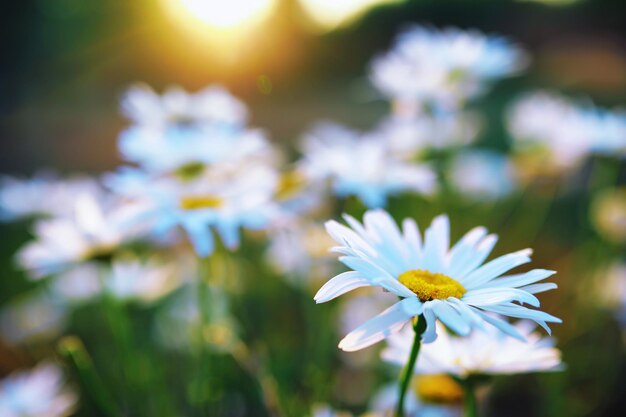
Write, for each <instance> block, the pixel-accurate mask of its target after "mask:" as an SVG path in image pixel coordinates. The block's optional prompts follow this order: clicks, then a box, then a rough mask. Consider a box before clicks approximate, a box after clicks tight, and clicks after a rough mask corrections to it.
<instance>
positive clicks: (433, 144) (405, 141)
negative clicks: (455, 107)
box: [376, 111, 481, 160]
mask: <svg viewBox="0 0 626 417" xmlns="http://www.w3.org/2000/svg"><path fill="white" fill-rule="evenodd" d="M480 130H481V120H480V117H478V115H477V114H476V113H473V112H467V111H464V112H452V113H442V114H437V115H426V114H422V115H419V116H417V117H413V118H409V119H406V118H401V117H396V116H392V117H389V118H387V119H385V120H383V121H382V122H381V123H380V124H379V125H378V127H377V130H376V132H377V133H378V134H379V135H380V136H381V137H382V140H384V141H385V142H386V143H387V145H388V147H389V148H390V149H391V152H392V153H393V154H394V155H397V156H398V157H400V158H402V159H405V160H406V159H412V158H414V157H415V156H416V155H418V154H419V152H420V151H423V150H425V149H447V148H453V147H460V146H465V145H469V144H471V143H473V142H474V141H475V140H476V137H477V136H478V133H480Z"/></svg>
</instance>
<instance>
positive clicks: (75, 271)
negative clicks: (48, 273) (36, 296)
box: [49, 262, 102, 304]
mask: <svg viewBox="0 0 626 417" xmlns="http://www.w3.org/2000/svg"><path fill="white" fill-rule="evenodd" d="M101 268H102V266H101V265H98V264H97V263H96V262H85V263H81V264H78V265H76V266H73V267H70V268H69V269H67V270H65V271H63V272H60V273H59V274H57V275H55V276H54V277H53V278H52V280H51V282H50V284H49V289H50V292H51V294H52V296H53V297H56V298H57V299H58V300H59V302H64V303H69V304H77V303H78V304H80V303H82V302H87V301H90V300H92V299H93V298H95V297H96V296H98V295H99V294H100V292H101V290H102V282H101V274H102V272H101Z"/></svg>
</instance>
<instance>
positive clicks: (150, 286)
mask: <svg viewBox="0 0 626 417" xmlns="http://www.w3.org/2000/svg"><path fill="white" fill-rule="evenodd" d="M177 278H178V275H177V267H176V265H174V264H173V263H166V262H164V261H162V260H159V259H157V258H150V259H148V260H147V261H141V260H139V259H135V258H118V259H114V260H113V262H112V264H111V270H110V271H109V273H108V275H107V278H106V280H105V286H106V289H107V291H108V292H109V293H110V294H112V295H113V296H114V297H116V298H118V299H120V300H127V301H132V300H137V301H140V302H143V303H150V302H153V301H155V300H158V299H160V298H162V297H164V296H165V295H167V294H169V293H171V292H172V291H173V290H174V289H176V287H177V286H178V285H179V284H180V282H179V280H178V279H177Z"/></svg>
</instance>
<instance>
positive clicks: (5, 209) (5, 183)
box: [0, 172, 104, 220]
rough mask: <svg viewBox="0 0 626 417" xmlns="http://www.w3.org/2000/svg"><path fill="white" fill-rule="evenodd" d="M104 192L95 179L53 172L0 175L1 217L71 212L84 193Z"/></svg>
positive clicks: (51, 214)
mask: <svg viewBox="0 0 626 417" xmlns="http://www.w3.org/2000/svg"><path fill="white" fill-rule="evenodd" d="M103 192H104V191H103V189H102V187H101V186H100V185H99V184H98V183H97V182H96V181H95V180H94V179H92V178H87V177H72V178H68V179H61V178H59V177H58V176H57V175H55V174H53V173H45V172H44V173H40V174H36V175H35V176H33V177H32V178H29V179H22V178H14V177H2V178H0V220H2V219H7V220H14V219H17V218H22V217H30V216H65V215H70V214H71V212H72V207H73V204H74V202H75V201H76V200H77V199H78V198H79V196H81V195H83V194H90V195H99V194H102V193H103Z"/></svg>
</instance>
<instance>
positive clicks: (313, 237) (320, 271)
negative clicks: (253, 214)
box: [267, 219, 335, 284]
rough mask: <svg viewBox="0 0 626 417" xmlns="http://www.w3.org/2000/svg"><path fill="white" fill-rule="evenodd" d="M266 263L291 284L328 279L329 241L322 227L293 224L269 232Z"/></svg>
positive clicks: (309, 223)
mask: <svg viewBox="0 0 626 417" xmlns="http://www.w3.org/2000/svg"><path fill="white" fill-rule="evenodd" d="M269 237H270V244H269V247H268V250H267V257H268V261H269V263H270V264H271V265H272V267H274V268H275V269H276V270H277V271H279V272H280V273H281V274H283V275H284V276H285V278H286V279H287V280H289V281H290V282H292V283H293V284H302V283H304V282H307V283H308V282H311V281H315V280H319V279H320V278H322V277H324V276H328V274H329V273H330V272H331V270H332V268H333V267H334V265H335V261H334V257H333V256H332V255H331V253H330V252H329V251H328V247H329V245H330V244H331V243H332V239H330V237H329V236H328V233H326V231H325V230H324V226H323V225H322V224H318V223H314V222H312V221H307V220H304V219H299V220H294V221H292V222H289V223H286V224H284V225H281V226H279V227H274V228H272V229H270V231H269Z"/></svg>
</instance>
